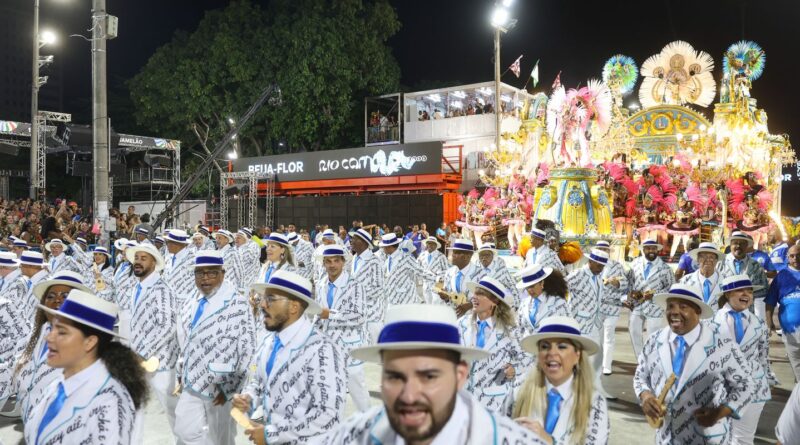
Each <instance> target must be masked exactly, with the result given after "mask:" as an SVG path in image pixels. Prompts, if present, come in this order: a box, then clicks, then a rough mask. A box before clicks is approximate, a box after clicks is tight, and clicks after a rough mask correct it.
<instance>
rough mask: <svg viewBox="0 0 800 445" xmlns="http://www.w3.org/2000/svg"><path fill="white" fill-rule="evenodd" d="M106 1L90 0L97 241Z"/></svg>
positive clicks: (104, 179) (105, 143)
mask: <svg viewBox="0 0 800 445" xmlns="http://www.w3.org/2000/svg"><path fill="white" fill-rule="evenodd" d="M106 22H107V20H106V1H105V0H92V147H93V150H92V151H93V156H92V161H93V164H94V165H93V168H94V180H93V181H92V183H93V186H94V199H93V207H92V209H93V210H94V217H95V219H96V220H97V222H98V223H99V224H100V243H99V244H106V242H107V241H108V232H107V230H106V220H107V219H108V207H109V203H108V159H109V142H110V141H109V137H108V127H109V122H108V99H107V89H106V88H107V85H106Z"/></svg>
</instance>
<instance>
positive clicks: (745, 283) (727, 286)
mask: <svg viewBox="0 0 800 445" xmlns="http://www.w3.org/2000/svg"><path fill="white" fill-rule="evenodd" d="M720 288H721V289H722V292H731V291H735V290H737V289H746V288H750V289H753V290H761V289H763V288H764V286H758V285H755V286H754V285H753V282H752V281H751V280H750V277H749V276H748V275H745V274H739V275H731V276H729V277H726V278H724V279H723V280H722V283H720Z"/></svg>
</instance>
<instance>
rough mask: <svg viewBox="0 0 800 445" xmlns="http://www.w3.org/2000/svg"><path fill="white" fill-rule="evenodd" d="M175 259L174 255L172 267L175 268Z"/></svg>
mask: <svg viewBox="0 0 800 445" xmlns="http://www.w3.org/2000/svg"><path fill="white" fill-rule="evenodd" d="M175 258H176V256H175V255H172V267H175Z"/></svg>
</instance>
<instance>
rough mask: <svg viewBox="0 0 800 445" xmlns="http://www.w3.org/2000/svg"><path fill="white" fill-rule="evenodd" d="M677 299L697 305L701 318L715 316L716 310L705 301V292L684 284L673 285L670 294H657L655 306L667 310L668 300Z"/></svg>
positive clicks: (654, 297) (654, 299) (654, 298)
mask: <svg viewBox="0 0 800 445" xmlns="http://www.w3.org/2000/svg"><path fill="white" fill-rule="evenodd" d="M671 298H677V299H679V300H684V301H688V302H690V303H694V304H696V305H697V306H698V307H699V308H700V318H711V317H713V316H714V309H712V308H711V306H709V305H708V303H706V302H705V301H703V292H702V291H701V290H700V289H697V288H695V287H694V286H687V285H685V284H682V283H676V284H673V285H672V287H670V288H669V291H668V292H664V293H660V294H655V295H654V296H653V304H655V305H656V306H658V307H660V308H661V309H664V310H667V300H669V299H671Z"/></svg>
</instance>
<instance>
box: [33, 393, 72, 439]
mask: <svg viewBox="0 0 800 445" xmlns="http://www.w3.org/2000/svg"><path fill="white" fill-rule="evenodd" d="M66 400H67V393H66V392H64V383H63V382H59V383H58V391H57V392H56V396H55V398H53V401H52V402H50V405H49V406H48V407H47V411H45V412H44V417H42V421H41V422H40V423H39V429H38V430H37V431H36V443H37V444H38V443H39V436H41V435H42V431H43V430H44V428H45V427H46V426H47V424H49V423H50V422H52V421H53V419H55V418H56V416H57V415H58V412H59V411H61V407H62V406H64V401H66Z"/></svg>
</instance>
